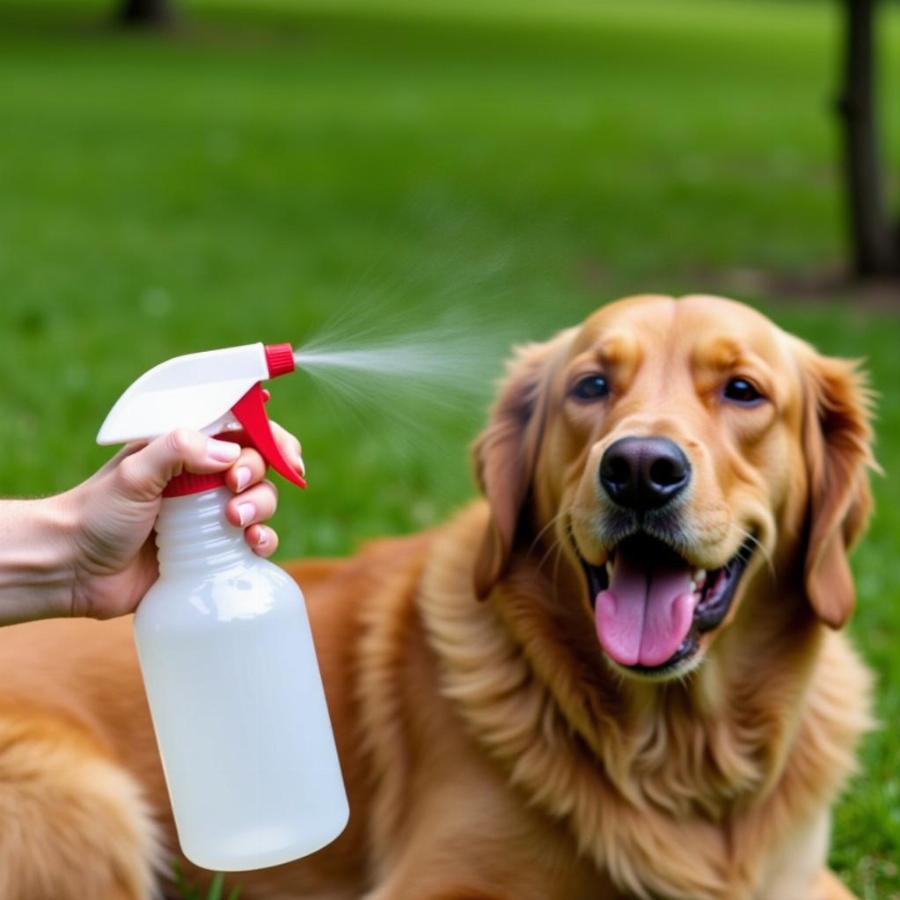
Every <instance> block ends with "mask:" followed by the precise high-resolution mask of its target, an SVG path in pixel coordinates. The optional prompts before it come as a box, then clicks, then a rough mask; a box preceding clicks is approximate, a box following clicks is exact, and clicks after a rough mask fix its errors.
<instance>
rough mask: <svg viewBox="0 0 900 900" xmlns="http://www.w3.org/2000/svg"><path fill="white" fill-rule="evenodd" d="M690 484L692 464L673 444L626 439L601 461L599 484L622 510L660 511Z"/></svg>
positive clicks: (653, 439) (657, 439) (608, 450)
mask: <svg viewBox="0 0 900 900" xmlns="http://www.w3.org/2000/svg"><path fill="white" fill-rule="evenodd" d="M690 480H691V464H690V463H689V462H688V458H687V457H686V456H685V455H684V451H683V450H682V449H681V447H679V446H678V444H676V443H675V442H674V441H670V440H669V439H668V438H663V437H626V438H620V439H619V440H618V441H615V442H614V443H612V444H610V445H609V447H607V448H606V452H605V453H604V454H603V459H601V460H600V483H601V484H602V485H603V490H605V491H606V493H607V494H608V496H609V498H610V499H611V500H613V501H615V502H616V503H618V504H619V506H625V507H627V508H628V509H634V510H637V511H638V512H643V511H644V510H649V509H659V508H660V507H661V506H664V505H665V504H666V503H668V502H669V501H670V500H672V499H673V498H674V497H676V496H677V495H678V494H679V493H681V491H683V490H684V488H685V487H686V486H687V484H688V482H689V481H690Z"/></svg>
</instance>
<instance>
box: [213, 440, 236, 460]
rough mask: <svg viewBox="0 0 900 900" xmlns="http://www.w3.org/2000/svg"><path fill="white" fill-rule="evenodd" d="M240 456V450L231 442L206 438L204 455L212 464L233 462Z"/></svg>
mask: <svg viewBox="0 0 900 900" xmlns="http://www.w3.org/2000/svg"><path fill="white" fill-rule="evenodd" d="M240 454H241V448H240V447H239V446H238V445H237V444H235V443H234V442H233V441H217V440H216V439H215V438H208V439H207V441H206V455H207V456H208V457H209V458H210V460H212V461H213V462H234V461H235V460H236V459H237V458H238V456H240Z"/></svg>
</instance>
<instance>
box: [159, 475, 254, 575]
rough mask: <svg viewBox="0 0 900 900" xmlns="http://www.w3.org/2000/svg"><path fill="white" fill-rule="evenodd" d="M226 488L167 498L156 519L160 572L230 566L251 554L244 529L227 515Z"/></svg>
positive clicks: (204, 570) (216, 568) (169, 573)
mask: <svg viewBox="0 0 900 900" xmlns="http://www.w3.org/2000/svg"><path fill="white" fill-rule="evenodd" d="M230 497H231V492H230V491H229V490H228V489H227V488H216V489H215V490H209V491H203V492H202V493H199V494H189V495H187V496H184V497H169V498H164V499H163V501H162V505H161V506H160V511H159V517H158V518H157V520H156V547H157V556H158V558H159V573H160V575H161V576H163V575H174V574H180V573H184V572H190V571H201V572H209V571H213V570H220V569H228V568H230V567H232V566H234V565H236V564H238V563H240V562H241V561H242V560H246V559H247V558H248V557H249V556H250V555H251V551H250V548H249V547H248V546H247V543H246V542H245V540H244V532H243V529H241V528H237V527H236V526H234V525H232V524H230V523H229V522H228V520H227V519H226V518H225V504H226V503H227V502H228V500H229V498H230Z"/></svg>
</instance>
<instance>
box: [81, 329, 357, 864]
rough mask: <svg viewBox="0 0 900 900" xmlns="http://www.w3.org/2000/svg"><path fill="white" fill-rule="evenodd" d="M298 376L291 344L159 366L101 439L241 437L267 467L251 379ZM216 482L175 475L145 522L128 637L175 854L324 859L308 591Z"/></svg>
mask: <svg viewBox="0 0 900 900" xmlns="http://www.w3.org/2000/svg"><path fill="white" fill-rule="evenodd" d="M293 370H294V356H293V352H292V350H291V347H290V345H288V344H278V345H272V346H264V345H263V344H250V345H247V346H243V347H232V348H228V349H225V350H213V351H211V352H208V353H195V354H191V355H189V356H181V357H177V358H176V359H170V360H169V361H168V362H165V363H162V364H161V365H159V366H156V367H155V368H154V369H151V370H150V371H149V372H147V373H146V374H144V375H142V376H141V377H140V378H139V379H138V380H137V381H136V382H135V383H134V384H133V385H131V387H130V388H128V390H127V391H126V392H125V393H124V394H123V395H122V396H121V397H120V398H119V400H118V402H117V403H116V405H115V406H114V407H113V409H112V411H111V412H110V413H109V415H108V416H107V418H106V421H105V422H104V423H103V427H102V428H101V429H100V434H99V435H98V437H97V442H98V443H100V444H120V443H126V442H129V441H138V440H141V441H143V440H150V439H152V438H154V437H156V436H157V435H159V434H164V433H166V432H168V431H171V430H173V429H175V428H179V427H184V428H192V429H196V430H198V431H203V432H205V433H206V434H210V435H217V436H218V437H220V438H224V439H227V438H228V433H229V431H234V430H236V429H239V428H242V429H243V431H244V434H245V436H246V437H245V439H244V442H245V443H246V442H249V443H250V444H252V445H253V446H254V447H256V449H257V450H258V451H259V452H260V453H261V454H262V456H263V457H264V458H265V460H266V461H267V462H268V464H269V465H271V466H272V468H274V469H275V470H276V471H277V472H279V473H280V474H281V475H283V476H284V477H285V478H287V479H288V480H289V481H291V482H293V483H294V484H297V485H299V486H301V487H303V486H305V482H304V481H303V479H302V478H301V477H300V475H299V473H298V472H297V471H296V470H295V469H294V468H293V467H292V466H291V464H290V463H289V462H288V461H287V460H286V459H285V458H284V457H283V456H282V454H281V452H280V450H279V448H278V445H277V444H276V442H275V439H274V437H273V435H272V430H271V427H270V424H269V420H268V417H267V416H266V412H265V408H264V406H263V404H264V402H265V400H266V395H265V392H264V391H263V389H262V387H261V384H260V382H261V381H263V380H264V379H267V378H272V377H275V376H277V375H283V374H286V373H288V372H292V371H293ZM223 485H224V482H223V479H222V476H220V475H191V474H187V473H186V474H184V475H179V476H177V477H176V478H174V479H173V480H172V481H171V482H170V483H169V486H168V487H167V488H166V491H165V494H164V499H163V501H162V507H161V510H160V514H159V518H158V520H157V523H156V533H157V538H156V543H157V548H158V555H159V579H158V580H157V582H156V583H155V584H154V585H153V587H152V588H151V589H150V590H149V591H148V593H147V594H146V596H145V597H144V599H143V600H142V601H141V603H140V606H139V607H138V610H137V613H136V614H135V617H134V636H135V643H136V644H137V650H138V657H139V660H140V665H141V672H142V674H143V678H144V685H145V687H146V690H147V697H148V699H149V702H150V711H151V714H152V718H153V726H154V730H155V731H156V739H157V742H158V744H159V751H160V755H161V757H162V762H163V769H164V771H165V775H166V782H167V784H168V788H169V796H170V798H171V801H172V809H173V812H174V815H175V825H176V828H177V830H178V837H179V840H180V842H181V847H182V850H183V851H184V854H185V856H187V858H188V859H190V860H191V861H192V862H194V863H196V864H197V865H199V866H202V867H204V868H207V869H216V870H222V871H239V870H244V869H258V868H263V867H265V866H274V865H278V864H279V863H285V862H289V861H290V860H294V859H298V858H299V857H301V856H305V855H307V854H309V853H312V852H313V851H315V850H318V849H320V848H321V847H323V846H325V845H326V844H328V843H330V842H331V841H332V840H334V839H335V838H336V837H337V836H338V835H339V834H340V833H341V831H343V829H344V826H345V825H346V823H347V819H348V816H349V808H348V805H347V796H346V793H345V790H344V783H343V779H342V777H341V769H340V764H339V762H338V756H337V750H336V748H335V743H334V736H333V733H332V730H331V722H330V720H329V716H328V707H327V706H326V703H325V694H324V691H323V688H322V680H321V676H320V674H319V668H318V664H317V662H316V654H315V648H314V646H313V640H312V633H311V631H310V627H309V620H308V618H307V614H306V605H305V602H304V600H303V595H302V593H301V592H300V589H299V588H298V587H297V584H296V583H295V582H294V581H293V580H292V579H291V578H290V577H289V576H288V575H286V574H285V573H284V572H283V571H282V570H281V569H279V568H278V567H277V566H275V565H273V564H272V563H270V562H267V561H266V560H263V559H260V558H259V557H258V556H256V555H255V554H254V553H253V552H252V551H251V550H250V548H249V547H248V546H247V544H246V542H245V541H244V537H243V533H242V531H241V529H240V528H236V527H234V526H232V525H231V524H230V523H229V522H228V521H227V520H226V519H225V504H226V502H227V501H228V499H229V497H230V496H231V494H230V492H229V491H228V489H227V488H225V487H224V486H223Z"/></svg>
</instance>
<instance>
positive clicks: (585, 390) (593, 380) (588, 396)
mask: <svg viewBox="0 0 900 900" xmlns="http://www.w3.org/2000/svg"><path fill="white" fill-rule="evenodd" d="M608 395H609V381H607V379H606V376H605V375H586V376H585V377H584V378H581V379H579V380H578V381H576V382H575V386H574V387H573V388H572V396H573V397H577V398H578V399H579V400H602V399H603V398H604V397H606V396H608Z"/></svg>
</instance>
